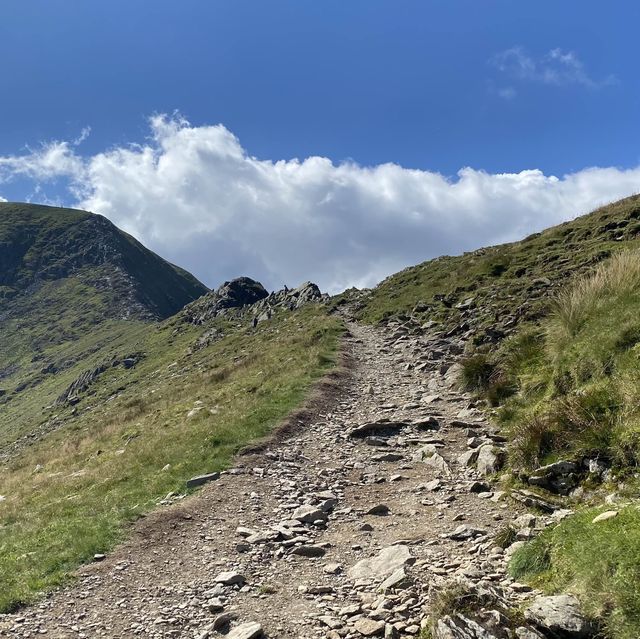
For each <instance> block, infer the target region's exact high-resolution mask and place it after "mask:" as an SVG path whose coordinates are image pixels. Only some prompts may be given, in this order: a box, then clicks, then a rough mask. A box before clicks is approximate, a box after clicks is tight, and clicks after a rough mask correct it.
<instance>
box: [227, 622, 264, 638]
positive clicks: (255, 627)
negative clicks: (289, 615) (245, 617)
mask: <svg viewBox="0 0 640 639" xmlns="http://www.w3.org/2000/svg"><path fill="white" fill-rule="evenodd" d="M263 636H264V633H263V631H262V626H261V625H260V624H259V623H255V622H253V621H250V622H249V623H243V624H240V625H239V626H236V627H235V628H233V630H231V632H230V633H229V634H228V635H227V639H258V638H259V637H263Z"/></svg>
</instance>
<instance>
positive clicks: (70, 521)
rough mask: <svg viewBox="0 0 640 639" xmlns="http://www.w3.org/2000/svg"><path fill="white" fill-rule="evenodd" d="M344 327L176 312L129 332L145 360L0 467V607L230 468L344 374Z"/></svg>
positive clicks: (129, 346) (317, 319)
mask: <svg viewBox="0 0 640 639" xmlns="http://www.w3.org/2000/svg"><path fill="white" fill-rule="evenodd" d="M340 332H341V325H340V323H339V322H338V320H336V319H333V318H331V317H329V316H328V315H327V314H326V312H325V310H324V307H322V306H320V305H309V306H307V307H305V308H304V309H301V310H299V311H295V312H289V311H280V312H278V313H276V315H275V317H274V318H272V319H271V320H270V321H268V322H263V323H261V324H260V325H259V326H258V327H257V328H256V329H253V328H251V322H250V320H249V318H247V319H245V320H243V319H241V318H238V317H233V316H231V317H227V318H217V319H215V320H212V321H211V322H209V323H207V324H206V325H204V326H202V325H201V326H194V325H193V324H191V323H188V322H185V321H183V320H182V318H181V317H180V316H178V317H176V318H174V319H171V320H169V321H167V322H165V323H163V324H161V325H159V326H157V327H149V326H145V327H142V328H140V327H136V328H134V330H132V331H131V332H130V333H129V334H127V335H126V336H124V335H123V336H121V342H120V345H119V348H120V351H122V352H136V353H142V354H144V356H143V357H142V358H141V360H140V362H139V363H138V364H137V365H135V366H134V367H132V368H130V369H126V368H123V367H122V366H115V367H111V368H108V369H107V370H106V371H104V372H103V373H102V374H101V375H100V376H99V377H98V378H97V380H96V381H95V382H94V384H92V386H91V388H90V390H89V391H88V392H87V393H85V394H84V395H83V396H82V400H81V401H80V403H78V404H75V405H62V406H58V407H56V408H54V409H52V410H51V413H50V414H49V419H57V420H58V421H59V424H58V427H57V428H56V430H54V431H53V432H51V433H50V434H49V435H48V436H46V437H44V438H42V439H41V440H40V441H38V442H37V443H35V444H34V445H32V446H29V447H28V448H26V449H24V450H23V451H22V452H21V454H20V455H18V456H17V457H14V458H12V459H11V460H10V461H9V462H8V463H6V464H5V465H4V467H2V468H1V469H0V495H3V496H4V497H5V499H4V500H3V501H1V502H0V610H9V609H11V608H14V607H15V606H17V605H19V604H20V603H23V602H26V601H29V600H31V599H33V597H34V596H35V595H36V593H38V592H39V591H41V590H46V589H48V588H50V587H52V586H55V585H57V584H59V583H61V582H62V581H64V580H65V579H66V578H67V575H68V573H69V571H70V570H72V569H73V568H74V567H76V566H77V565H78V564H79V563H81V562H84V561H87V560H89V559H90V558H92V557H93V555H94V554H95V553H100V552H105V551H108V550H109V549H110V548H112V547H113V545H114V544H116V543H117V542H118V541H120V540H121V539H122V538H123V535H124V534H125V531H126V526H127V523H128V522H130V521H132V520H135V519H136V518H137V517H139V516H140V515H141V514H143V513H144V512H147V511H149V510H150V509H152V508H154V507H155V506H156V505H157V503H158V501H159V500H161V499H163V498H164V497H165V496H166V495H167V493H169V492H171V491H175V492H178V493H180V492H184V491H185V481H186V480H187V479H188V478H189V477H191V476H194V475H197V474H201V473H204V472H211V471H215V470H220V469H223V468H225V467H226V466H227V465H228V464H229V462H230V459H231V457H232V455H233V453H234V452H235V451H237V449H238V448H239V447H241V446H242V445H243V444H246V443H247V442H249V441H251V440H252V439H255V438H256V437H260V436H262V435H264V434H266V433H267V432H268V431H269V430H270V429H271V428H272V427H273V426H274V425H275V424H276V423H277V422H278V421H279V420H281V419H282V418H283V417H285V416H286V415H287V414H288V413H289V412H290V411H291V410H292V409H293V408H294V407H295V406H297V405H298V404H299V403H300V402H301V401H302V399H303V398H304V396H305V392H306V391H307V389H308V388H309V386H310V384H311V383H312V382H313V380H315V379H317V378H318V376H320V375H321V374H322V373H323V371H325V370H327V369H328V368H329V367H331V366H333V364H334V362H335V357H336V349H337V344H338V336H339V334H340ZM211 334H215V335H216V339H215V340H214V341H213V343H211V344H209V345H207V346H201V345H202V344H203V343H205V344H206V343H207V342H206V341H205V342H203V341H202V340H200V339H199V338H200V337H202V336H203V335H211Z"/></svg>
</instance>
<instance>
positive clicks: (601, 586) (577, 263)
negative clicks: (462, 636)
mask: <svg viewBox="0 0 640 639" xmlns="http://www.w3.org/2000/svg"><path fill="white" fill-rule="evenodd" d="M639 238H640V197H638V196H635V197H631V198H627V199H625V200H622V201H620V202H616V203H614V204H611V205H609V206H605V207H602V208H601V209H598V210H597V211H594V212H593V213H591V214H589V215H586V216H583V217H580V218H578V219H576V220H574V221H572V222H568V223H566V224H562V225H560V226H557V227H554V228H551V229H548V230H546V231H544V232H542V233H540V234H536V235H533V236H531V237H529V238H527V239H525V240H523V241H522V242H516V243H513V244H507V245H503V246H497V247H493V248H489V249H482V250H480V251H475V252H473V253H468V254H465V255H462V256H458V257H443V258H439V259H437V260H432V261H430V262H425V263H424V264H421V265H419V266H416V267H413V268H410V269H406V270H405V271H403V272H401V273H398V274H397V275H394V276H392V277H390V278H389V279H388V280H386V281H385V282H383V283H382V284H381V285H380V286H379V287H378V288H377V289H375V290H374V291H373V292H372V293H371V294H370V295H369V296H368V297H365V298H363V299H362V302H361V304H360V314H361V316H362V317H363V318H364V319H365V320H367V321H370V322H375V321H381V320H382V321H384V319H385V318H386V317H390V316H400V317H404V318H405V319H406V320H407V323H408V325H410V326H411V325H412V326H413V327H414V328H415V327H417V326H419V325H420V324H424V323H425V322H426V321H428V320H432V321H434V322H435V325H436V327H439V328H440V329H442V330H443V331H451V332H453V333H458V334H464V335H465V336H466V337H467V338H468V342H467V345H468V353H467V356H466V358H465V359H464V360H463V369H462V378H461V380H460V381H461V384H463V385H464V386H466V387H467V388H468V389H471V390H474V391H476V393H477V394H478V395H479V397H480V398H483V399H484V400H486V403H487V405H488V407H493V408H492V410H493V411H494V415H495V419H496V421H497V423H498V424H499V425H500V426H501V427H502V430H503V433H504V434H505V435H506V436H507V437H508V441H509V444H508V446H509V470H510V471H511V474H512V478H511V479H510V480H509V481H512V482H515V483H516V485H518V484H520V482H524V483H526V484H528V483H529V482H530V481H534V482H535V481H537V480H536V477H539V476H540V475H544V471H537V470H536V469H538V468H539V467H541V466H543V465H545V464H549V463H553V462H555V461H558V460H568V461H570V462H573V463H575V466H574V468H575V469H576V470H575V471H574V472H573V473H572V474H570V475H569V476H568V477H566V478H563V481H566V482H567V485H568V488H569V491H571V489H572V488H576V487H578V490H577V491H575V492H571V494H570V496H568V497H565V498H564V502H563V504H564V506H566V507H568V508H571V509H573V510H575V514H574V515H572V516H569V517H568V518H566V519H564V520H563V521H562V522H561V523H559V524H557V525H554V526H551V527H549V528H547V529H546V530H545V531H544V532H543V533H542V534H541V535H540V536H539V537H537V538H536V539H535V540H534V541H532V542H530V543H528V544H526V545H525V546H524V547H523V548H521V549H520V550H518V551H517V552H516V553H515V555H514V557H513V559H512V562H511V565H510V569H511V573H512V576H513V577H514V578H516V579H517V580H520V581H523V580H524V581H529V582H531V584H532V585H534V586H536V587H538V588H540V589H542V590H543V591H545V592H547V593H558V592H566V591H568V592H572V593H575V594H577V595H578V596H579V597H580V599H581V600H582V603H583V605H584V608H585V610H586V611H587V612H588V613H589V614H590V615H592V616H593V617H596V618H598V619H599V620H600V621H601V622H602V624H603V632H604V635H603V636H604V637H607V638H609V639H635V638H636V637H638V636H640V587H638V583H640V514H639V513H640V510H639V508H640V502H639V501H638V498H639V497H640V476H638V465H639V463H640V390H639V389H640V243H639V241H638V240H639ZM588 462H590V463H588ZM505 478H506V477H505ZM527 487H530V486H527ZM533 489H534V490H536V491H538V492H539V493H541V494H542V495H543V496H544V494H545V490H544V488H541V487H540V484H539V483H536V484H535V486H534V488H533ZM551 489H553V488H551ZM563 490H565V489H563ZM605 498H607V502H605ZM555 499H558V497H557V496H555ZM605 510H613V511H614V512H615V513H616V514H615V516H613V517H612V518H610V519H606V520H604V521H595V522H594V519H595V518H596V516H597V515H599V514H600V513H602V512H604V511H605Z"/></svg>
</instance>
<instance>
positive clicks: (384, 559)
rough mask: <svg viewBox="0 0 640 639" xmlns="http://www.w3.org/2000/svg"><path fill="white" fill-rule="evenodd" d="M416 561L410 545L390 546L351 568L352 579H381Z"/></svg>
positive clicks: (350, 576) (349, 572)
mask: <svg viewBox="0 0 640 639" xmlns="http://www.w3.org/2000/svg"><path fill="white" fill-rule="evenodd" d="M414 562H415V559H414V558H413V557H412V556H411V552H410V550H409V547H408V546H403V545H398V546H389V547H387V548H384V549H383V550H381V551H380V552H379V553H378V554H377V555H375V556H374V557H369V558H368V559H362V560H361V561H359V562H358V563H357V564H355V565H354V566H352V567H351V568H349V570H348V571H347V574H348V576H349V578H350V579H352V580H358V579H371V580H378V581H381V580H383V579H386V578H387V577H389V576H390V575H392V574H393V573H394V572H395V571H396V570H398V568H402V567H403V566H406V565H410V564H412V563H414Z"/></svg>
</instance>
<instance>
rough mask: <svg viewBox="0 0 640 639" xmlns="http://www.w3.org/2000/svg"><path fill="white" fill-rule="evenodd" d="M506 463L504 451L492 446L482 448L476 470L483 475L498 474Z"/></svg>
mask: <svg viewBox="0 0 640 639" xmlns="http://www.w3.org/2000/svg"><path fill="white" fill-rule="evenodd" d="M503 463H504V451H503V450H501V449H500V448H496V447H495V446H492V445H491V444H486V445H484V446H480V448H479V449H478V460H477V462H476V468H477V469H478V472H479V473H480V474H481V475H493V474H494V473H497V472H498V471H499V470H500V469H501V468H502V464H503Z"/></svg>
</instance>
